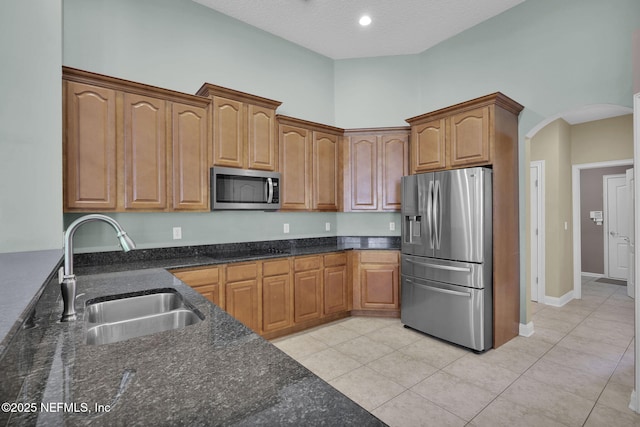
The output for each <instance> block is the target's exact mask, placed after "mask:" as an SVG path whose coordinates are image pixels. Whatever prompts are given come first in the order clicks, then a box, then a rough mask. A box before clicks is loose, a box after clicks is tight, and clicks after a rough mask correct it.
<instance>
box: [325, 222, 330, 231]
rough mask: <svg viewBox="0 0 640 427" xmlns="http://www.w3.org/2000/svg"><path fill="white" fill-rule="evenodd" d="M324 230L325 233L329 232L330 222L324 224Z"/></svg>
mask: <svg viewBox="0 0 640 427" xmlns="http://www.w3.org/2000/svg"><path fill="white" fill-rule="evenodd" d="M324 229H325V231H331V223H330V222H325V223H324Z"/></svg>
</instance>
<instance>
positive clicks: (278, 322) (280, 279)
mask: <svg viewBox="0 0 640 427" xmlns="http://www.w3.org/2000/svg"><path fill="white" fill-rule="evenodd" d="M288 326H291V281H290V279H289V275H288V274H284V275H280V276H272V277H265V278H264V279H262V330H263V331H265V332H268V331H273V330H276V329H282V328H286V327H288Z"/></svg>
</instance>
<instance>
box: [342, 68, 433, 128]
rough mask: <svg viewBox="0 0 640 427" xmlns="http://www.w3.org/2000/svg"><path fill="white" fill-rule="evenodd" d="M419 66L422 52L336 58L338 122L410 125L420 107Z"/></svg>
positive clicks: (348, 125) (357, 125) (358, 125)
mask: <svg viewBox="0 0 640 427" xmlns="http://www.w3.org/2000/svg"><path fill="white" fill-rule="evenodd" d="M419 70H420V56H419V55H401V56H387V57H380V58H358V59H344V60H339V61H336V62H335V75H336V83H335V99H336V125H337V126H339V127H343V128H362V127H374V126H375V127H384V126H407V125H408V124H407V122H405V119H407V118H409V117H413V116H415V115H417V114H418V113H417V112H418V111H420V104H419V100H420V97H419V96H418V87H419V82H420V79H421V76H420V74H419ZM423 112H427V110H425V111H423Z"/></svg>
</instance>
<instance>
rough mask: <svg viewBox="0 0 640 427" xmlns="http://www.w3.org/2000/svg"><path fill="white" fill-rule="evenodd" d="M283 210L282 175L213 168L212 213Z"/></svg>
mask: <svg viewBox="0 0 640 427" xmlns="http://www.w3.org/2000/svg"><path fill="white" fill-rule="evenodd" d="M220 209H230V210H246V209H253V210H276V209H280V173H279V172H266V171H257V170H249V169H235V168H223V167H213V168H211V210H220Z"/></svg>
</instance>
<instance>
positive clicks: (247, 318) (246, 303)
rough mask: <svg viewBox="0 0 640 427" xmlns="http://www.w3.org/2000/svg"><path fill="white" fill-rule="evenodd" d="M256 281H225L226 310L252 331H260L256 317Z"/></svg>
mask: <svg viewBox="0 0 640 427" xmlns="http://www.w3.org/2000/svg"><path fill="white" fill-rule="evenodd" d="M258 306H259V304H258V281H257V280H246V281H242V282H235V283H227V286H226V306H225V309H226V311H227V312H228V313H229V314H230V315H232V316H233V317H235V318H236V319H237V320H239V321H240V322H242V323H243V324H244V325H245V326H247V327H249V328H251V329H252V330H253V331H255V332H258V333H259V331H260V324H259V321H258V319H259V317H258Z"/></svg>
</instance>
